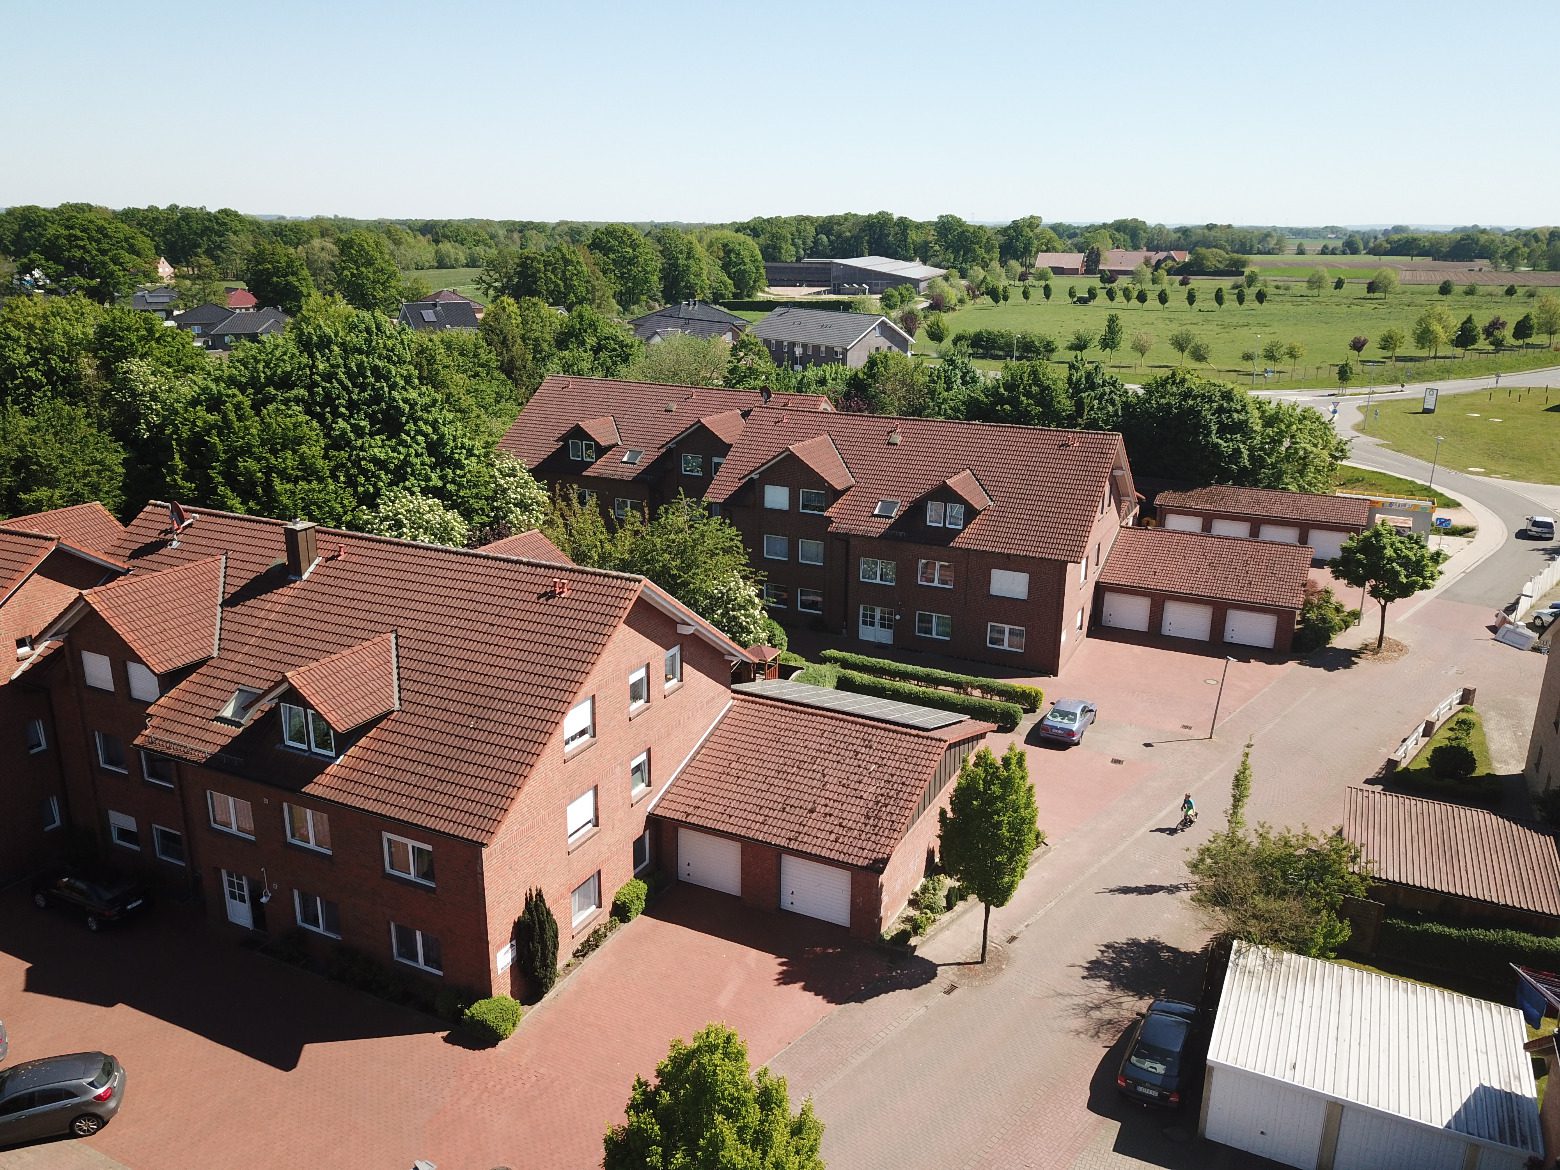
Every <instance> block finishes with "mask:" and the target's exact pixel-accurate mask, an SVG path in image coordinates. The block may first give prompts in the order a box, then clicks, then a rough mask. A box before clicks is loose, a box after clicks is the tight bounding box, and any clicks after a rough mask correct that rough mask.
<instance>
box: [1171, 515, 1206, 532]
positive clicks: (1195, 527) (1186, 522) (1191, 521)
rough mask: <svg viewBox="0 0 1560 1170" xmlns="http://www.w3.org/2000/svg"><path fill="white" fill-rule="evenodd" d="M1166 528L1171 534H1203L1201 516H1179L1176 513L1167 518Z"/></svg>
mask: <svg viewBox="0 0 1560 1170" xmlns="http://www.w3.org/2000/svg"><path fill="white" fill-rule="evenodd" d="M1165 527H1166V528H1168V529H1169V530H1170V531H1171V532H1201V531H1202V517H1201V516H1178V515H1176V514H1175V513H1174V512H1172V513H1171V514H1170V515H1168V516H1166V517H1165Z"/></svg>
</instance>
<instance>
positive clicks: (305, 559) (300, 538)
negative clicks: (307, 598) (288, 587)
mask: <svg viewBox="0 0 1560 1170" xmlns="http://www.w3.org/2000/svg"><path fill="white" fill-rule="evenodd" d="M318 528H319V525H318V524H316V523H314V521H312V520H294V521H293V522H292V523H291V524H289V525H288V526H287V527H286V528H284V529H282V535H283V536H284V537H285V538H286V540H287V575H288V576H289V577H291V578H292V579H293V580H294V581H296V580H298V579H299V578H301V577H303V576H304V575H305V574H306V573H308V571H309V570H310V569H312V568H313V567H314V562H315V561H317V560H319V549H318V544H317V541H316V538H315V531H316V530H317V529H318Z"/></svg>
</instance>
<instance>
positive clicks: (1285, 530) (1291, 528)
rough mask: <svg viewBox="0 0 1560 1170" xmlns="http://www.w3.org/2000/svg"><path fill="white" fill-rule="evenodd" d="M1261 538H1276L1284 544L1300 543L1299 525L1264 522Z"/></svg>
mask: <svg viewBox="0 0 1560 1170" xmlns="http://www.w3.org/2000/svg"><path fill="white" fill-rule="evenodd" d="M1261 539H1263V540H1277V541H1282V542H1283V543H1284V544H1299V543H1300V527H1299V525H1296V524H1264V525H1263V526H1262V533H1261Z"/></svg>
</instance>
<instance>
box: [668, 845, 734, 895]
mask: <svg viewBox="0 0 1560 1170" xmlns="http://www.w3.org/2000/svg"><path fill="white" fill-rule="evenodd" d="M677 874H678V876H679V877H681V878H682V880H683V881H685V882H689V883H691V884H693V885H696V886H704V887H706V888H707V889H711V890H719V891H720V892H721V893H723V894H739V895H740V894H741V893H742V842H740V841H733V840H732V839H731V838H730V837H714V836H711V835H710V834H709V833H699V832H695V831H694V830H693V829H681V828H680V829H678V830H677Z"/></svg>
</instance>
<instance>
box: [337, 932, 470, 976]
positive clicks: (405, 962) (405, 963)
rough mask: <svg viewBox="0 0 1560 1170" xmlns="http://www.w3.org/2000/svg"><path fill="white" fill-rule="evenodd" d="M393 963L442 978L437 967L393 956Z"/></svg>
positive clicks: (442, 974) (441, 973) (441, 972)
mask: <svg viewBox="0 0 1560 1170" xmlns="http://www.w3.org/2000/svg"><path fill="white" fill-rule="evenodd" d="M316 933H319V932H316ZM325 937H326V938H336V937H338V936H336V935H331V934H328V935H326V936H325ZM395 961H396V962H397V963H399V964H401V966H403V967H410V968H411V969H412V970H413V971H421V972H422V973H423V974H424V975H437V976H438V977H439V978H440V979H443V978H444V972H443V971H441V970H439V968H437V967H424V966H423V965H422V964H421V963H414V962H412V961H411V960H410V959H403V958H401V956H400V955H396V956H395Z"/></svg>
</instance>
